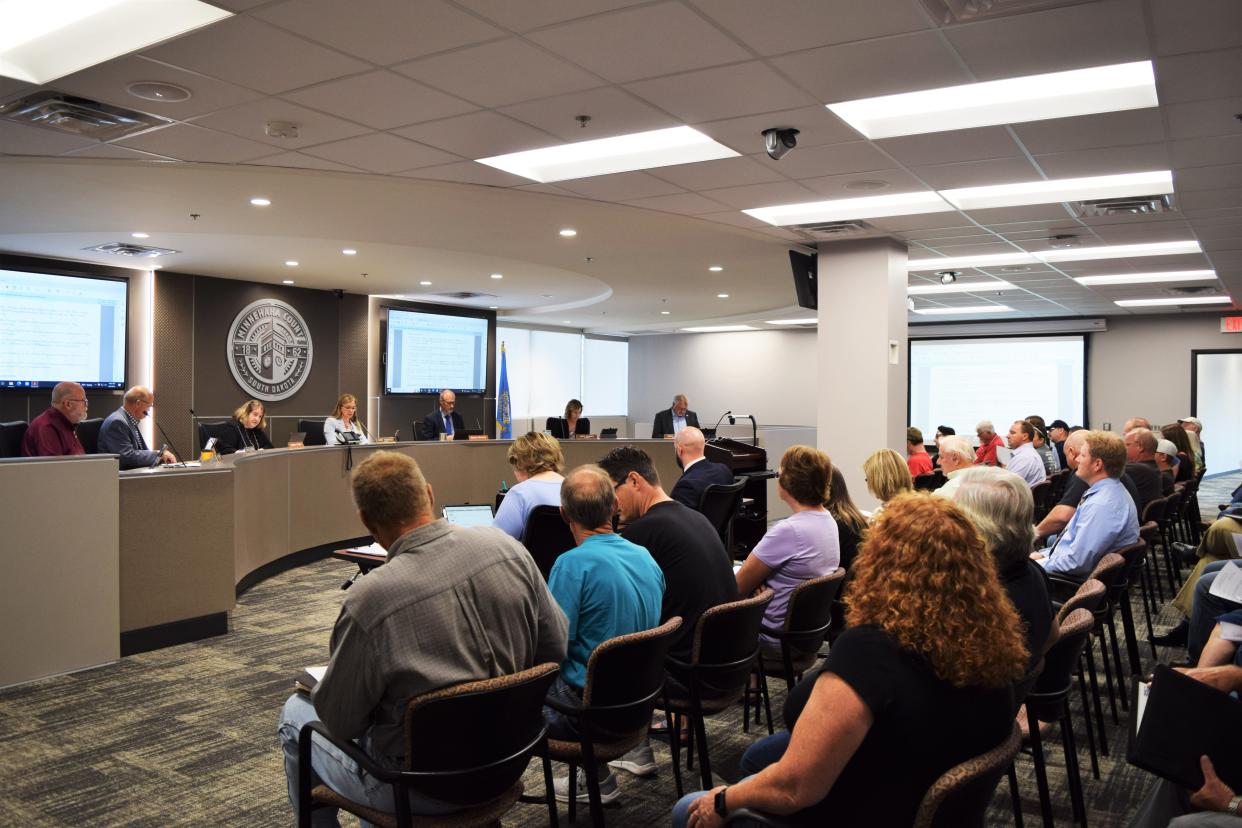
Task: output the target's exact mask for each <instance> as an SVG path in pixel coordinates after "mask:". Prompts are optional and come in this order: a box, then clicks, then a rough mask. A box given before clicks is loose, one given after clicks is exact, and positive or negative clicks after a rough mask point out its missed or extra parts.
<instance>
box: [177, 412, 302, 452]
mask: <svg viewBox="0 0 1242 828" xmlns="http://www.w3.org/2000/svg"><path fill="white" fill-rule="evenodd" d="M235 428H237V425H236V424H235V423H234V422H233V421H232V420H225V421H224V422H222V423H199V424H198V450H199V451H202V450H203V446H205V445H207V441H208V440H210V439H211V438H212V437H215V438H216V440H217V441H220V440H222V439H223V438H224V435H225V433H226V432H228V431H231V430H233V429H235ZM319 436H320V438H322V437H323V427H322V426H321V427H320V429H319ZM218 451H219V449H217V452H218Z"/></svg>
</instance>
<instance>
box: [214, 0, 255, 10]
mask: <svg viewBox="0 0 1242 828" xmlns="http://www.w3.org/2000/svg"><path fill="white" fill-rule="evenodd" d="M266 2H268V0H211V4H212V5H213V6H219V7H220V8H222V9H228V10H229V11H231V12H243V11H245V10H246V9H253V8H254V7H255V6H261V5H263V4H264V3H266Z"/></svg>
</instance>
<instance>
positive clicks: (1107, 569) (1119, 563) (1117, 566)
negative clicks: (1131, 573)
mask: <svg viewBox="0 0 1242 828" xmlns="http://www.w3.org/2000/svg"><path fill="white" fill-rule="evenodd" d="M1125 571H1126V559H1125V558H1123V557H1121V556H1120V555H1118V554H1117V553H1116V552H1109V553H1107V554H1106V555H1104V557H1102V558H1100V559H1099V560H1098V561H1096V563H1095V568H1094V569H1092V570H1091V574H1090V575H1088V576H1087V577H1088V578H1094V579H1095V580H1097V581H1102V582H1103V583H1104V586H1105V587H1111V586H1112V585H1113V583H1114V582H1116V581H1117V580H1118V579H1120V578H1121V577H1122V576H1123V575H1124V574H1125Z"/></svg>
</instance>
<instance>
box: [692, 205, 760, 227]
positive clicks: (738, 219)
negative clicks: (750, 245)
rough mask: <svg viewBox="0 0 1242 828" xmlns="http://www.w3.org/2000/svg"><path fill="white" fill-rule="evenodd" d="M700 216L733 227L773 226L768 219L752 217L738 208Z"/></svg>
mask: <svg viewBox="0 0 1242 828" xmlns="http://www.w3.org/2000/svg"><path fill="white" fill-rule="evenodd" d="M699 218H701V219H707V220H708V221H714V222H717V223H718V224H728V225H729V226H731V227H743V228H746V229H748V230H763V229H765V228H768V227H771V226H772V225H770V224H768V223H767V222H766V221H760V220H759V219H757V218H751V217H750V216H748V215H746V214H745V213H742V212H738V211H736V210H733V211H730V212H727V213H711V214H710V215H702V216H699Z"/></svg>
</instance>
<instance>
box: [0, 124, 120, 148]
mask: <svg viewBox="0 0 1242 828" xmlns="http://www.w3.org/2000/svg"><path fill="white" fill-rule="evenodd" d="M98 143H99V142H98V141H93V140H91V139H89V138H78V137H76V136H73V135H65V134H63V133H60V132H54V131H52V130H50V129H42V128H40V127H32V126H26V125H24V124H15V123H12V122H11V121H5V120H0V155H60V154H61V153H62V152H69V151H70V150H75V149H84V148H86V147H90V146H94V145H96V144H98Z"/></svg>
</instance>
